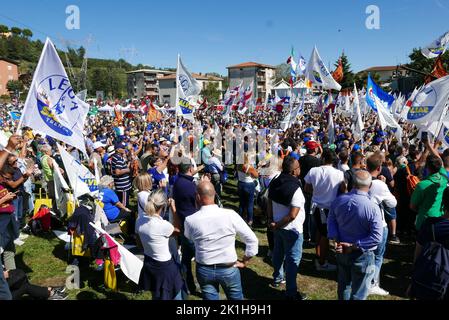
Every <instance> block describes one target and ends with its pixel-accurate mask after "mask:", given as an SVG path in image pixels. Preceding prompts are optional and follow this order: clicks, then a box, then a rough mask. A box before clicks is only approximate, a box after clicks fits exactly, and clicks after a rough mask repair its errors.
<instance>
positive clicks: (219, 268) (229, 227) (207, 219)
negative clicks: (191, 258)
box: [184, 181, 259, 300]
mask: <svg viewBox="0 0 449 320" xmlns="http://www.w3.org/2000/svg"><path fill="white" fill-rule="evenodd" d="M196 193H197V194H196V201H197V203H198V204H199V205H200V206H201V209H200V210H199V211H197V212H195V213H194V214H193V215H190V216H188V217H186V220H185V223H184V235H185V237H186V238H187V239H190V240H192V241H193V243H194V244H195V261H196V278H197V280H198V283H199V284H200V287H201V292H202V295H203V299H204V300H218V299H219V285H221V286H222V287H223V289H224V291H225V294H226V297H227V298H228V299H229V300H242V299H243V292H242V282H241V278H240V271H239V268H245V267H246V266H247V264H248V261H249V260H250V259H251V258H252V257H253V256H255V255H256V254H257V252H258V244H259V241H258V240H257V237H256V235H255V234H254V232H253V231H252V230H251V229H250V228H249V227H248V225H247V224H246V222H245V221H244V220H243V219H242V218H241V217H240V216H239V215H238V214H237V213H236V212H235V211H233V210H229V209H223V208H219V207H218V206H217V205H216V204H215V203H214V200H215V189H214V186H213V185H212V183H210V182H209V181H202V182H200V183H199V184H198V186H197V190H196ZM236 235H239V237H240V239H241V241H243V242H244V243H245V245H246V250H245V256H244V257H243V259H242V261H240V260H237V253H236V250H235V237H236Z"/></svg>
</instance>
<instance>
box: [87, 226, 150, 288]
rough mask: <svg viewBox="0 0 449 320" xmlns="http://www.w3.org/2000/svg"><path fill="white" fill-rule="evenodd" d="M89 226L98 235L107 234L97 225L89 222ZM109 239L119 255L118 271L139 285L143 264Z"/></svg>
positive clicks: (113, 240)
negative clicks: (115, 246)
mask: <svg viewBox="0 0 449 320" xmlns="http://www.w3.org/2000/svg"><path fill="white" fill-rule="evenodd" d="M89 224H90V225H91V226H92V227H93V228H95V229H96V230H97V232H98V233H99V234H107V235H109V234H108V233H107V232H106V231H104V230H103V229H102V228H100V227H99V226H98V225H95V224H93V223H92V222H89ZM109 238H110V239H111V240H112V242H114V243H115V244H116V245H117V249H118V252H119V253H120V269H121V270H122V271H123V273H124V274H125V276H126V277H127V278H128V279H130V280H131V281H133V282H134V283H135V284H139V277H140V272H141V271H142V268H143V262H142V260H140V259H139V258H137V257H136V256H135V255H134V254H132V253H131V252H129V250H128V249H126V248H125V247H124V246H122V245H121V244H120V243H118V242H117V241H116V240H115V239H114V238H112V237H111V236H109Z"/></svg>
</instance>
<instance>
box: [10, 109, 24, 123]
mask: <svg viewBox="0 0 449 320" xmlns="http://www.w3.org/2000/svg"><path fill="white" fill-rule="evenodd" d="M21 115H22V114H21V113H20V112H19V111H10V112H9V116H10V117H11V119H12V120H13V121H16V120H20V116H21Z"/></svg>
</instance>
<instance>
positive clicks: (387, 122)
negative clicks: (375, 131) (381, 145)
mask: <svg viewBox="0 0 449 320" xmlns="http://www.w3.org/2000/svg"><path fill="white" fill-rule="evenodd" d="M373 97H374V102H375V104H376V109H377V114H378V116H379V122H380V126H381V127H382V130H385V129H386V128H387V127H390V128H392V130H393V131H394V134H395V136H396V139H397V140H398V143H399V145H402V128H401V126H400V125H399V124H398V123H397V122H396V120H394V117H393V115H392V114H391V113H390V111H388V109H387V108H386V107H385V104H384V103H383V102H382V101H381V100H380V99H379V98H378V97H377V96H376V95H373Z"/></svg>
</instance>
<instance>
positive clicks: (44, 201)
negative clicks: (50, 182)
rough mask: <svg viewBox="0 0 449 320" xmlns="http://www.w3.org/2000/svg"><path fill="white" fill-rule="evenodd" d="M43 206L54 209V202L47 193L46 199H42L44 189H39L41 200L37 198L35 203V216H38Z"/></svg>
mask: <svg viewBox="0 0 449 320" xmlns="http://www.w3.org/2000/svg"><path fill="white" fill-rule="evenodd" d="M41 206H47V207H48V208H50V209H52V201H51V199H50V198H49V197H48V193H47V192H45V198H43V197H42V188H40V189H39V198H36V200H35V201H34V212H33V216H35V215H36V213H37V212H38V211H39V209H40V208H41Z"/></svg>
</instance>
